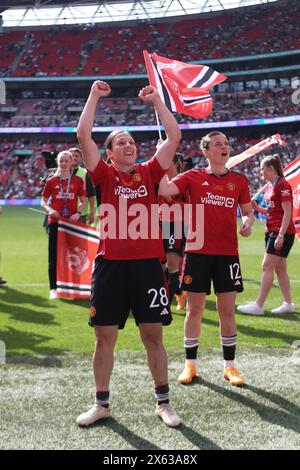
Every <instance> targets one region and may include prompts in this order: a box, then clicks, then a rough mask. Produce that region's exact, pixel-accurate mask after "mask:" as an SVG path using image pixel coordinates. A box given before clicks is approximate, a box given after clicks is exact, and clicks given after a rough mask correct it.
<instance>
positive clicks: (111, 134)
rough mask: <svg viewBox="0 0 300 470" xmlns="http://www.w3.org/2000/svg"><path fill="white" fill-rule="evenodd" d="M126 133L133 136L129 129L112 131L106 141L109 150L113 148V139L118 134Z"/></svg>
mask: <svg viewBox="0 0 300 470" xmlns="http://www.w3.org/2000/svg"><path fill="white" fill-rule="evenodd" d="M123 132H124V133H125V134H128V135H130V137H132V135H131V134H130V132H128V131H123V129H115V130H114V131H112V132H111V133H110V134H109V135H108V137H107V139H106V141H105V142H104V147H105V149H109V150H112V144H113V140H114V138H115V137H116V136H117V135H118V134H122V133H123Z"/></svg>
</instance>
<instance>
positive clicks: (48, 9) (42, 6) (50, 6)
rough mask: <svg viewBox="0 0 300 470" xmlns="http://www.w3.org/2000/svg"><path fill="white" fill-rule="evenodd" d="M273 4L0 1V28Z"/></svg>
mask: <svg viewBox="0 0 300 470" xmlns="http://www.w3.org/2000/svg"><path fill="white" fill-rule="evenodd" d="M275 1H277V0H119V1H117V0H103V1H98V2H95V1H89V0H77V1H73V2H69V1H63V0H31V1H30V0H16V1H8V0H7V1H0V12H2V19H3V26H4V27H27V28H28V27H30V26H44V25H66V24H85V23H89V24H94V23H102V22H106V23H107V22H115V21H127V20H149V19H154V18H166V17H172V16H183V15H189V14H199V13H205V12H211V11H217V10H224V9H228V8H239V7H243V6H248V5H256V4H267V3H271V2H275Z"/></svg>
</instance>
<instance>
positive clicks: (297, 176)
mask: <svg viewBox="0 0 300 470" xmlns="http://www.w3.org/2000/svg"><path fill="white" fill-rule="evenodd" d="M283 174H284V177H285V179H286V180H287V181H288V182H289V183H290V185H291V187H292V191H293V221H294V224H295V228H296V236H297V238H298V239H299V240H300V157H297V158H296V159H295V160H294V161H293V162H291V163H289V165H288V166H287V167H285V169H284V170H283Z"/></svg>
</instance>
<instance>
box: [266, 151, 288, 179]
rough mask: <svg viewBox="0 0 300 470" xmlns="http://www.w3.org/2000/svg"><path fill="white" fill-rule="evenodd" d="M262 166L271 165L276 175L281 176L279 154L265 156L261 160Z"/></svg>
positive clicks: (281, 169)
mask: <svg viewBox="0 0 300 470" xmlns="http://www.w3.org/2000/svg"><path fill="white" fill-rule="evenodd" d="M261 165H262V166H264V165H265V166H267V167H269V166H272V167H273V168H274V170H275V171H276V173H277V175H278V176H281V177H283V176H284V175H283V168H282V163H281V158H280V156H279V155H278V154H277V153H275V154H274V155H269V156H268V157H265V158H264V159H263V160H262V162H261Z"/></svg>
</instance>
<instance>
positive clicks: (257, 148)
mask: <svg viewBox="0 0 300 470" xmlns="http://www.w3.org/2000/svg"><path fill="white" fill-rule="evenodd" d="M275 144H278V145H285V141H284V140H283V139H282V138H281V136H280V134H274V135H272V136H271V137H268V138H267V139H264V140H261V141H260V142H258V143H257V144H255V145H252V147H249V148H248V149H247V150H245V151H244V152H242V153H240V154H239V155H235V156H234V157H230V158H229V160H228V162H227V164H226V167H227V168H233V167H234V166H235V165H238V164H239V163H241V162H243V161H245V160H247V159H248V158H250V157H253V156H254V155H257V154H258V153H260V152H262V151H263V150H267V149H268V148H270V147H271V146H272V145H275Z"/></svg>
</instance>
